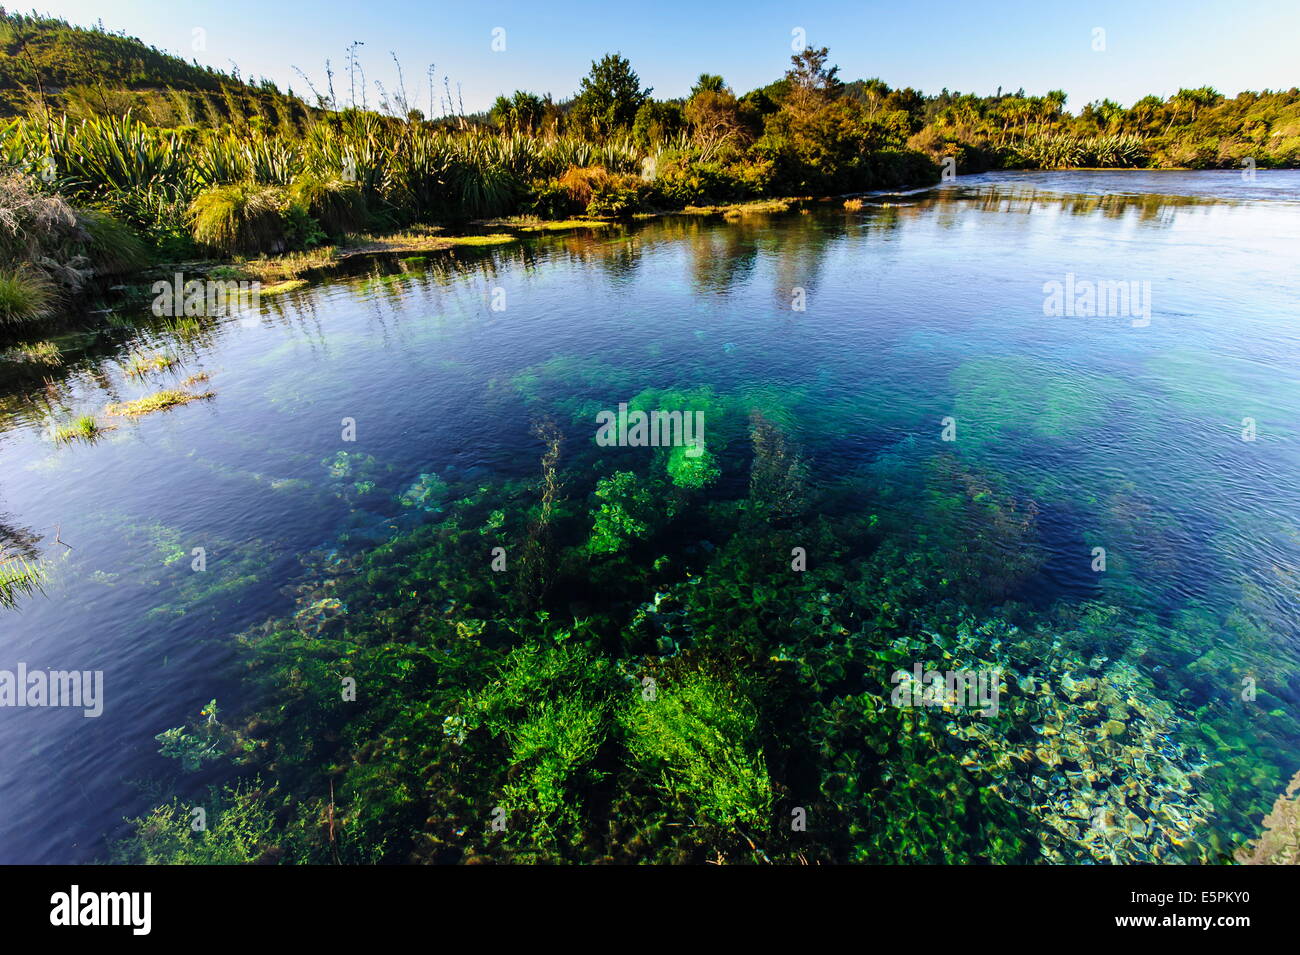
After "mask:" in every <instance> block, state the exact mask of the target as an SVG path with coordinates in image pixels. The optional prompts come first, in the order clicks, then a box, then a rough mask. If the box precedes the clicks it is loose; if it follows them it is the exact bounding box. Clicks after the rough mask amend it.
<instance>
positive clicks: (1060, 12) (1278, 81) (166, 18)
mask: <svg viewBox="0 0 1300 955" xmlns="http://www.w3.org/2000/svg"><path fill="white" fill-rule="evenodd" d="M37 3H38V4H39V0H37ZM37 9H39V10H41V11H42V12H46V13H50V14H53V15H56V16H61V17H64V18H65V19H67V20H69V21H71V22H73V23H79V24H92V23H94V22H95V21H96V20H102V21H103V23H104V25H105V26H106V27H107V28H108V29H110V30H114V31H117V30H124V31H125V32H126V33H128V34H130V35H132V36H137V37H139V38H141V39H142V40H144V41H145V42H147V43H151V44H153V45H155V46H157V47H159V48H161V49H165V50H168V51H169V52H173V53H176V54H178V55H181V56H184V57H185V58H186V59H191V58H193V59H197V60H199V61H200V62H202V63H208V64H211V65H213V66H215V67H218V68H221V69H226V70H229V69H230V66H231V61H232V60H233V61H234V62H235V63H237V64H238V66H239V68H240V71H241V72H242V74H243V75H244V76H245V77H248V76H267V77H270V78H271V79H273V80H275V81H276V82H277V83H278V84H279V85H280V87H281V88H282V89H284V88H286V87H289V86H292V87H293V88H294V90H295V91H297V92H300V93H304V94H305V93H306V92H307V90H306V88H305V84H304V83H303V82H302V80H301V78H300V77H299V76H298V75H297V74H296V73H295V71H294V69H293V67H295V66H296V67H299V68H301V69H302V70H304V71H305V72H306V73H307V74H308V75H309V76H311V77H312V80H313V82H314V83H315V84H316V86H317V87H318V88H320V89H322V90H323V89H324V72H325V71H324V62H325V60H326V58H329V59H330V60H331V62H332V64H333V68H334V71H335V91H336V93H338V94H339V95H340V96H341V97H343V98H345V99H346V97H347V95H348V86H349V81H348V76H347V70H346V66H345V61H346V56H347V47H348V44H349V43H351V42H352V41H354V40H360V41H362V42H363V43H364V44H365V45H364V46H363V47H361V48H360V57H361V63H362V66H363V67H364V68H365V71H366V75H367V77H368V79H369V81H370V86H369V90H370V92H369V96H370V102H371V105H374V104H375V101H376V92H375V86H374V81H375V80H379V81H381V82H382V83H383V84H384V85H385V86H386V87H388V89H389V90H390V91H392V90H393V89H394V88H395V86H396V70H395V68H394V66H393V60H392V57H391V56H390V51H391V52H395V53H396V54H397V56H398V58H399V59H400V60H401V63H402V67H403V70H404V71H405V74H406V83H407V91H408V94H409V95H410V96H411V98H413V99H417V100H418V102H417V105H418V106H419V107H420V108H422V109H425V110H426V111H427V109H428V98H429V97H428V84H427V81H426V79H425V74H426V70H427V67H428V65H429V64H430V63H434V64H436V67H437V75H438V78H439V80H438V85H439V87H441V85H442V80H441V78H442V76H444V75H447V76H449V77H450V79H451V86H452V89H453V90H455V88H456V84H457V83H459V84H460V87H461V90H462V95H463V99H464V104H465V109H466V111H467V112H472V111H474V110H477V109H480V108H484V107H486V106H487V105H488V104H490V103H491V101H492V100H493V99H494V98H495V97H496V95H497V94H498V93H503V92H505V93H508V92H510V91H512V90H514V89H529V90H533V91H535V92H539V93H546V92H550V93H552V94H554V95H555V96H556V98H557V99H559V98H563V97H566V96H568V95H570V94H571V93H572V92H573V91H574V90H575V89H576V87H577V85H578V79H579V77H580V76H581V75H582V74H583V73H585V72H586V70H587V69H588V67H589V66H590V63H591V60H593V59H595V58H598V57H600V56H601V55H603V54H604V53H606V52H610V51H619V52H621V53H622V54H623V55H624V56H627V57H628V58H629V59H630V60H631V61H632V65H633V67H634V68H635V69H636V70H637V72H638V73H639V74H640V76H641V79H642V81H643V83H645V84H646V85H648V86H652V87H654V90H655V95H656V96H663V97H668V96H678V95H682V94H684V93H685V92H686V91H687V90H688V89H689V87H690V85H691V82H692V80H693V79H694V78H695V77H696V76H697V75H698V74H699V73H701V72H705V71H707V72H710V73H721V74H722V75H723V76H724V78H725V79H726V80H727V82H728V83H729V84H730V85H731V86H732V87H733V88H735V89H736V91H737V92H744V91H746V90H749V89H752V88H753V87H755V86H760V85H763V84H765V83H767V82H770V81H771V80H773V79H776V78H778V77H779V76H780V75H781V73H782V72H783V70H784V69H785V67H786V66H787V64H788V60H789V56H790V44H791V31H792V30H794V29H795V28H802V29H803V30H804V31H805V32H806V36H807V40H808V42H809V43H810V44H813V45H816V46H829V47H830V49H831V57H832V61H833V62H835V63H838V64H839V66H840V73H841V76H842V77H844V78H845V79H857V78H860V77H870V76H879V77H880V78H881V79H883V80H884V81H885V82H887V83H889V84H890V85H892V86H914V87H917V88H919V89H921V90H923V91H925V92H937V91H938V90H939V89H941V88H943V87H945V86H946V87H948V88H949V89H953V90H961V91H963V92H978V93H992V92H994V91H995V90H996V89H997V87H998V86H1002V87H1003V88H1004V89H1006V90H1015V89H1018V88H1020V87H1024V89H1025V90H1026V91H1027V92H1029V93H1033V94H1041V93H1043V92H1046V91H1047V90H1049V89H1053V88H1059V89H1064V90H1065V91H1066V93H1067V94H1068V95H1069V100H1068V104H1067V105H1068V106H1069V107H1070V108H1072V109H1077V108H1078V107H1080V106H1082V105H1083V104H1084V103H1086V102H1089V101H1091V100H1094V99H1100V98H1102V97H1109V98H1111V99H1114V100H1117V101H1119V102H1121V103H1123V104H1125V105H1128V104H1130V103H1131V102H1133V101H1134V100H1135V99H1137V98H1139V97H1141V96H1143V95H1145V94H1147V93H1160V94H1169V93H1172V92H1174V91H1176V90H1177V89H1178V88H1179V87H1181V86H1201V85H1205V84H1208V85H1211V86H1214V87H1216V88H1217V89H1219V90H1220V91H1221V92H1225V93H1228V94H1235V93H1237V92H1238V91H1240V90H1242V89H1264V88H1273V89H1285V88H1290V87H1292V86H1295V85H1300V55H1297V53H1296V40H1297V38H1298V37H1300V2H1297V0H1276V2H1275V0H1244V2H1223V0H1221V2H1218V3H1203V2H1194V0H1183V2H1172V0H1125V2H1102V3H1078V4H1075V3H1070V4H1066V3H1061V2H1059V0H1039V2H1034V3H1029V2H1006V3H989V4H977V3H971V2H969V0H965V2H959V3H944V2H926V3H914V4H904V3H899V2H891V3H862V2H858V3H849V2H835V3H790V2H788V0H787V2H769V0H746V2H735V0H652V2H644V0H635V2H621V3H620V2H616V0H602V2H591V0H578V2H555V0H543V2H537V0H533V2H514V0H509V2H476V3H445V2H436V0H434V2H417V0H370V2H355V0H352V2H342V0H225V2H220V3H212V2H196V0H129V2H127V0H51V2H49V3H47V4H46V5H43V6H42V5H38V6H37ZM496 27H501V28H504V30H505V47H506V49H505V50H504V51H503V52H494V51H493V50H492V48H491V44H492V31H493V29H494V28H496ZM1096 28H1101V29H1102V30H1104V31H1105V35H1104V39H1105V49H1104V51H1094V50H1093V43H1094V29H1096ZM196 29H201V30H203V31H205V33H204V34H203V37H204V39H205V41H206V46H205V48H204V49H201V50H196V49H194V37H195V33H194V31H195V30H196ZM417 93H418V96H417ZM357 98H358V100H359V99H360V94H359V93H358V97H357Z"/></svg>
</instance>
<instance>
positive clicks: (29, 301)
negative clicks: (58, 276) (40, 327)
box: [0, 267, 56, 325]
mask: <svg viewBox="0 0 1300 955" xmlns="http://www.w3.org/2000/svg"><path fill="white" fill-rule="evenodd" d="M55 300H56V296H55V292H54V287H53V285H52V284H51V283H50V280H49V279H48V278H46V277H45V276H44V275H42V274H41V273H40V272H37V271H36V270H35V269H30V268H23V267H18V268H0V325H21V324H24V323H26V322H35V321H39V320H40V319H42V318H48V317H49V316H50V315H51V314H53V312H54V305H55Z"/></svg>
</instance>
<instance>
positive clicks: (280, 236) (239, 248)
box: [190, 182, 287, 254]
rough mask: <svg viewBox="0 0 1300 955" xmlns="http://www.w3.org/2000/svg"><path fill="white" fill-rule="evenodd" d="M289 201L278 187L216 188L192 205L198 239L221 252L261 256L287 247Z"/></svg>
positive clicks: (199, 197) (195, 233)
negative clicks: (286, 214) (286, 224)
mask: <svg viewBox="0 0 1300 955" xmlns="http://www.w3.org/2000/svg"><path fill="white" fill-rule="evenodd" d="M286 205H287V203H286V199H285V196H284V193H283V191H282V190H280V189H277V188H276V187H274V186H259V185H257V184H255V183H251V182H241V183H235V184H232V185H229V186H214V187H212V188H210V189H205V190H204V191H203V192H201V193H199V194H198V196H197V197H196V198H195V199H194V201H193V202H192V203H191V204H190V217H191V220H192V222H193V230H194V239H195V241H197V242H199V243H200V244H201V245H205V246H208V247H210V248H212V249H216V250H217V251H219V252H223V253H226V254H232V253H236V252H240V253H250V254H257V253H261V252H279V251H282V250H283V249H284V247H285V208H286Z"/></svg>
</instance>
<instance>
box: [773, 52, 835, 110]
mask: <svg viewBox="0 0 1300 955" xmlns="http://www.w3.org/2000/svg"><path fill="white" fill-rule="evenodd" d="M830 55H831V51H830V50H829V49H828V48H827V47H822V48H821V49H817V48H815V47H811V46H810V47H806V48H804V49H803V50H802V51H801V52H799V53H796V54H795V55H794V56H792V57H790V64H791V66H790V69H788V70H786V72H785V78H786V80H787V81H788V82H789V83H790V94H789V96H788V97H787V98H786V103H785V105H786V106H787V107H789V108H791V109H794V110H797V111H800V112H809V111H811V110H815V109H817V108H819V107H821V106H824V105H825V104H826V103H829V102H830V101H831V100H833V99H835V98H837V97H838V96H839V95H840V94H841V93H842V92H843V91H844V84H843V83H842V82H840V78H839V72H840V68H839V67H838V66H830V67H828V66H827V65H826V60H827V59H828V58H829V57H830Z"/></svg>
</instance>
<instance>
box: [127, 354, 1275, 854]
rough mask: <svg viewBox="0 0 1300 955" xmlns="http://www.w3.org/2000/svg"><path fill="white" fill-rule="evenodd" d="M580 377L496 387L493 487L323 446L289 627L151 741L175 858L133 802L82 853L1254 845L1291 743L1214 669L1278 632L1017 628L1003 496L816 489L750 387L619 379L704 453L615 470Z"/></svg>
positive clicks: (897, 461) (779, 420)
mask: <svg viewBox="0 0 1300 955" xmlns="http://www.w3.org/2000/svg"><path fill="white" fill-rule="evenodd" d="M600 375H601V368H600V367H599V366H597V365H593V364H590V363H584V362H574V361H559V360H553V361H551V362H548V363H547V364H546V365H545V366H540V367H538V368H535V369H532V370H530V371H529V372H527V373H525V374H522V375H519V376H517V377H516V378H515V379H514V381H513V383H512V385H511V387H514V388H515V389H516V392H517V394H518V395H519V397H521V398H523V399H524V400H525V402H526V406H527V407H529V408H530V410H531V411H533V412H535V413H536V414H537V417H535V419H534V424H533V427H532V429H531V435H532V437H533V439H534V440H535V441H536V444H535V446H534V447H535V452H536V454H537V461H538V464H537V468H536V470H535V471H533V472H531V474H529V475H527V476H524V477H520V478H515V479H502V478H494V479H491V480H484V479H481V478H470V477H468V476H466V475H463V474H461V473H459V472H455V471H452V470H447V471H442V472H437V473H435V472H434V471H433V470H428V471H425V472H424V473H420V474H418V475H417V476H416V477H415V479H414V480H412V479H411V478H410V477H409V476H407V477H405V478H402V477H401V476H399V475H397V474H396V473H394V472H393V469H392V468H391V467H390V466H388V465H387V464H385V463H383V462H381V461H379V460H377V459H376V458H375V457H374V456H372V455H370V454H366V453H362V452H345V451H339V452H337V453H336V454H335V455H333V456H331V457H326V458H325V459H323V460H322V461H321V462H320V465H321V470H322V474H323V476H324V478H325V482H326V485H327V487H328V488H329V489H330V490H331V491H332V493H333V494H335V495H336V496H337V497H338V499H339V500H341V501H342V502H344V504H345V505H346V506H348V507H349V508H351V509H352V514H353V518H352V522H351V525H350V526H351V527H352V530H351V531H349V532H348V533H345V535H344V537H343V539H342V540H341V541H340V542H339V546H338V547H337V548H332V549H328V550H326V549H322V550H320V551H317V552H313V553H311V554H308V555H304V556H303V557H302V558H301V559H302V562H303V573H302V574H301V576H299V577H297V578H296V580H295V583H294V584H293V585H292V586H291V587H290V588H288V589H287V591H286V593H288V594H289V596H290V598H291V600H292V603H293V606H292V609H291V610H289V611H288V612H286V613H284V614H283V615H281V616H277V617H274V618H272V619H268V620H264V621H262V622H260V623H258V624H256V625H254V626H252V627H250V628H249V629H247V630H245V631H244V632H243V633H241V634H240V635H239V636H238V643H239V645H240V648H241V659H242V661H243V667H244V668H245V674H246V681H247V682H248V685H249V686H250V687H251V688H252V689H251V691H250V693H249V698H248V700H247V702H243V703H241V704H240V705H239V706H238V707H236V708H234V709H233V710H231V711H229V713H227V714H225V715H223V716H222V718H221V719H218V717H217V714H216V708H215V701H214V703H213V704H211V705H210V707H209V708H207V709H205V711H204V712H203V713H202V714H199V716H198V717H197V718H196V719H195V720H194V721H193V722H192V723H190V724H188V725H186V726H181V727H173V728H172V729H169V730H166V731H165V732H163V733H161V734H160V735H159V736H158V742H159V744H160V746H161V752H162V754H163V755H165V756H170V757H173V758H175V759H177V760H178V761H179V763H178V765H180V766H181V768H182V770H183V771H184V770H191V771H192V770H194V769H196V768H199V767H211V766H224V767H225V775H226V777H227V781H226V782H225V783H224V784H222V785H219V786H218V787H216V788H215V789H213V790H212V792H211V793H210V794H209V798H208V801H207V803H205V805H206V804H210V805H211V806H212V807H213V809H212V812H213V817H214V818H215V820H216V821H215V823H214V824H212V825H210V827H209V830H208V831H207V832H206V833H200V834H195V833H190V832H188V831H187V829H186V827H185V825H183V823H184V822H185V818H186V817H185V816H184V814H183V812H182V807H183V805H185V804H184V803H183V802H180V801H172V802H165V803H163V804H162V805H159V806H158V807H157V808H155V809H154V810H153V811H152V812H150V813H147V814H145V815H143V816H141V817H139V818H137V819H135V820H132V822H131V832H130V834H129V835H128V836H127V837H126V838H125V839H124V840H122V841H121V842H120V843H119V844H117V846H116V847H115V848H114V850H113V858H114V859H119V860H125V861H140V862H154V863H167V862H203V861H231V862H254V861H258V862H282V863H294V862H299V863H303V862H309V863H323V862H335V863H337V862H356V863H372V862H436V863H481V862H525V861H535V862H618V863H627V862H676V863H701V862H730V863H782V862H784V863H815V862H871V863H904V862H945V863H953V862H961V863H974V862H1016V863H1026V862H1057V863H1066V862H1071V863H1078V862H1087V863H1148V862H1215V863H1221V862H1228V861H1231V860H1232V858H1233V854H1234V853H1238V854H1240V853H1243V852H1250V851H1253V850H1250V849H1248V848H1247V847H1246V840H1247V839H1248V838H1249V837H1251V836H1254V835H1255V834H1256V833H1257V832H1258V823H1259V819H1260V818H1261V817H1262V816H1263V813H1264V812H1265V811H1266V810H1267V809H1268V807H1269V805H1270V804H1271V803H1272V801H1273V799H1274V797H1275V796H1276V793H1277V792H1278V790H1279V788H1280V787H1281V785H1282V781H1283V780H1284V779H1286V778H1288V776H1289V775H1290V774H1291V773H1293V772H1294V769H1295V767H1294V765H1293V763H1294V760H1293V758H1292V757H1291V756H1289V755H1288V754H1289V753H1293V752H1294V748H1295V744H1296V741H1297V740H1300V726H1298V725H1297V724H1296V721H1295V720H1294V718H1293V717H1291V716H1290V715H1289V713H1290V708H1291V706H1292V705H1293V700H1294V691H1293V690H1292V689H1291V687H1293V686H1294V685H1295V677H1296V676H1297V663H1296V661H1295V660H1293V659H1290V658H1287V659H1279V658H1278V657H1277V655H1276V653H1273V654H1272V658H1273V659H1274V661H1275V662H1274V663H1273V664H1272V665H1271V666H1264V665H1261V664H1259V663H1258V662H1252V665H1251V666H1250V668H1249V674H1250V676H1251V678H1252V679H1253V680H1254V681H1255V685H1256V690H1255V692H1256V694H1257V695H1256V697H1255V698H1254V699H1255V702H1253V703H1251V704H1246V703H1243V701H1242V699H1240V698H1238V695H1237V692H1236V691H1237V689H1238V688H1239V686H1240V685H1241V678H1242V675H1243V671H1242V660H1243V657H1242V656H1240V655H1238V654H1236V653H1229V652H1227V651H1226V650H1225V648H1228V647H1234V648H1244V649H1243V652H1244V653H1246V654H1247V657H1246V658H1247V659H1249V660H1251V661H1259V660H1263V659H1267V658H1269V651H1268V648H1270V647H1272V646H1274V640H1275V637H1274V636H1273V635H1272V633H1271V631H1270V630H1269V628H1268V626H1267V625H1266V624H1265V623H1263V622H1261V620H1260V618H1259V616H1258V615H1257V614H1255V613H1254V611H1253V609H1252V607H1251V605H1250V604H1249V602H1248V601H1245V600H1243V601H1241V602H1239V604H1238V606H1237V608H1236V609H1235V610H1234V611H1233V613H1232V614H1230V615H1229V616H1227V617H1224V618H1218V617H1214V616H1211V615H1210V614H1208V613H1207V612H1205V611H1203V610H1201V609H1200V608H1198V607H1194V606H1188V607H1187V608H1185V609H1184V610H1183V612H1182V613H1181V614H1180V615H1177V616H1156V615H1141V614H1138V613H1136V612H1134V611H1129V610H1121V609H1119V608H1117V607H1114V606H1111V605H1109V604H1107V603H1106V602H1105V600H1104V599H1097V600H1092V601H1083V602H1073V603H1065V602H1058V603H1056V604H1054V605H1051V606H1043V605H1041V603H1040V604H1038V605H1031V604H1030V603H1029V602H1026V601H1025V600H1024V595H1025V594H1026V593H1027V592H1028V591H1029V590H1030V589H1032V584H1033V582H1034V580H1035V579H1036V577H1037V575H1038V574H1039V573H1040V572H1041V566H1040V559H1039V557H1038V556H1037V555H1038V554H1039V549H1038V548H1037V547H1036V544H1037V541H1038V538H1039V536H1040V534H1041V533H1042V530H1041V526H1040V524H1041V520H1040V519H1041V512H1040V507H1039V504H1038V503H1037V502H1036V501H1035V500H1034V499H1033V498H1032V497H1030V496H1028V495H1027V494H1026V493H1025V492H1024V490H1023V489H1020V488H1018V487H1017V486H1016V485H1015V484H1014V482H1013V481H1012V480H1010V479H1009V478H1008V476H1007V475H1005V474H1001V473H998V472H996V471H994V470H991V469H989V468H988V467H987V466H985V465H981V464H979V463H977V462H976V461H975V460H973V459H968V458H965V457H962V456H959V455H957V454H954V453H949V452H946V451H942V452H933V451H932V452H922V451H919V450H917V449H915V448H912V447H911V446H908V445H906V444H900V445H899V446H898V447H896V448H893V449H888V450H887V451H886V452H885V453H882V454H881V455H879V456H878V458H877V460H876V462H875V463H874V465H873V467H872V469H871V470H870V471H869V472H868V473H867V474H865V475H863V474H859V475H855V476H853V480H852V481H850V482H847V483H846V482H844V481H842V480H840V479H833V480H818V477H819V475H818V460H817V455H816V454H815V453H814V452H812V451H811V450H810V449H808V448H805V447H803V446H801V443H800V442H799V441H798V440H797V439H796V437H795V434H796V433H797V432H796V431H794V430H793V429H792V428H791V427H790V426H789V422H791V421H794V420H797V418H798V415H799V409H798V408H797V407H796V405H795V404H792V403H790V402H789V401H787V402H785V403H782V402H781V401H774V400H772V398H771V396H764V395H761V394H758V393H743V392H735V393H722V392H718V391H716V390H714V389H711V388H698V387H680V386H674V387H667V388H643V389H641V390H640V391H638V390H637V386H636V384H635V383H634V382H631V381H624V382H622V384H623V385H625V386H626V389H627V392H628V393H629V394H632V395H633V397H632V398H631V400H630V402H629V404H630V406H631V407H642V408H646V407H675V408H683V409H686V408H698V409H702V410H705V411H706V413H707V420H708V421H709V432H708V436H707V439H706V441H705V442H704V446H703V448H702V452H703V453H701V454H698V455H689V456H688V455H686V454H685V453H684V450H685V449H683V448H642V449H626V450H620V456H619V457H617V458H616V459H615V460H613V461H611V460H609V459H608V458H607V456H606V455H604V454H600V453H597V449H596V447H595V445H594V441H593V437H592V433H593V432H592V428H591V425H590V422H591V421H592V417H591V412H592V408H593V405H592V403H591V402H590V401H589V400H587V399H586V398H584V397H583V396H582V391H583V388H584V387H585V386H584V382H588V383H591V384H592V385H593V386H594V383H595V382H596V381H597V380H598V379H599V377H600ZM559 385H564V386H565V387H558V386H559ZM991 394H992V392H987V391H986V395H991ZM1045 394H1046V395H1047V399H1046V400H1048V401H1049V403H1055V405H1056V406H1058V407H1062V408H1063V407H1065V406H1067V405H1070V403H1071V402H1072V401H1073V398H1071V397H1068V396H1066V395H1064V394H1063V395H1062V396H1060V398H1059V399H1058V398H1052V397H1051V395H1052V391H1051V386H1050V384H1048V385H1046V392H1045ZM1074 413H1075V412H1073V411H1072V412H1071V413H1070V414H1071V416H1072V415H1073V414H1074ZM1067 417H1069V416H1067ZM737 422H739V424H737ZM1035 426H1038V427H1043V426H1045V425H1044V424H1043V423H1042V422H1041V421H1040V422H1038V424H1037V425H1035ZM1046 426H1049V428H1050V430H1052V431H1056V430H1060V429H1061V428H1067V427H1070V426H1071V425H1068V424H1067V423H1066V419H1065V418H1064V417H1063V418H1061V419H1060V422H1059V427H1058V424H1053V423H1052V419H1051V418H1050V416H1049V418H1048V419H1047V425H1046ZM679 452H681V453H679ZM903 500H908V501H910V502H911V507H910V509H904V508H902V507H901V503H900V502H902V501H903ZM163 544H165V541H163V542H162V544H160V546H163ZM494 548H500V553H499V554H498V555H494V553H493V550H494ZM800 552H802V555H803V556H802V557H795V556H794V555H797V554H799V553H800ZM498 561H499V563H498ZM918 665H919V666H920V667H922V668H924V669H936V670H940V671H953V672H972V673H988V674H993V679H994V681H995V682H994V684H993V685H994V686H995V687H996V690H997V705H996V706H993V707H976V706H971V705H965V704H963V703H962V702H961V701H960V700H957V699H944V700H941V701H938V702H939V703H941V705H909V704H908V703H907V702H906V699H904V702H903V703H902V704H900V703H899V702H898V698H897V696H896V693H895V690H896V686H895V683H896V682H897V681H896V679H895V677H896V675H897V674H898V673H900V672H902V673H907V672H910V671H911V670H912V669H913V668H914V667H915V666H918ZM1292 789H1294V784H1293V786H1292ZM1292 795H1294V794H1293V793H1292ZM1293 805H1294V800H1293V799H1290V800H1289V801H1283V802H1279V806H1280V808H1276V809H1275V810H1274V814H1273V815H1272V816H1270V817H1269V818H1270V820H1272V821H1271V822H1270V825H1271V826H1272V827H1273V829H1275V830H1276V829H1278V828H1279V827H1281V828H1282V829H1284V830H1285V829H1286V826H1287V825H1290V822H1289V820H1290V818H1291V817H1290V816H1289V815H1287V813H1289V812H1290V811H1291V810H1290V808H1289V807H1291V806H1293ZM1292 828H1294V827H1292ZM1211 830H1212V834H1211V835H1206V833H1207V832H1210V831H1211ZM1223 833H1235V834H1236V835H1235V836H1232V837H1224V836H1223V835H1222V834H1223ZM1264 838H1265V840H1266V845H1267V846H1274V845H1275V844H1276V843H1277V839H1278V837H1277V836H1276V835H1273V836H1269V835H1266V836H1265V837H1264ZM1258 851H1260V852H1262V851H1264V850H1262V849H1261V850H1258ZM1269 851H1270V852H1271V851H1273V850H1272V849H1269ZM1279 851H1282V850H1279Z"/></svg>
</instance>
